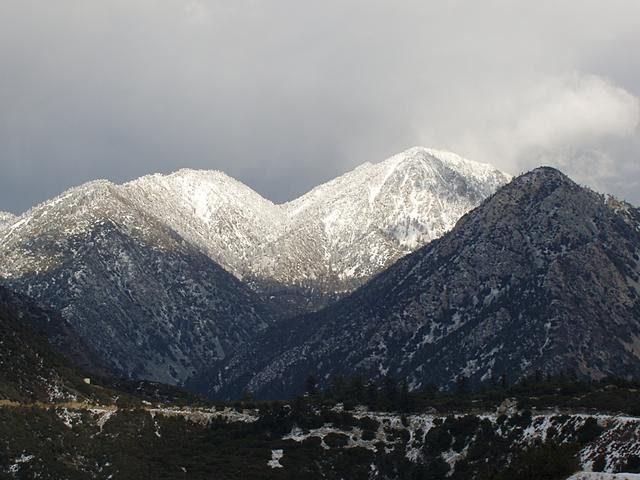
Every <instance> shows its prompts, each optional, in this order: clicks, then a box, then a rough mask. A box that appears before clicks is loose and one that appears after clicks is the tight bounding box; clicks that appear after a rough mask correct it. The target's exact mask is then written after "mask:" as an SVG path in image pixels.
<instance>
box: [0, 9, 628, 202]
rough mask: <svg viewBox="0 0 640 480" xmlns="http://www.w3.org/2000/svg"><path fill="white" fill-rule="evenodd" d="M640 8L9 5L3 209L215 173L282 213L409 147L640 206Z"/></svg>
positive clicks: (1, 73)
mask: <svg viewBox="0 0 640 480" xmlns="http://www.w3.org/2000/svg"><path fill="white" fill-rule="evenodd" d="M638 45H640V2H638V1H637V0H628V1H623V0H608V1H606V2H604V1H592V0H554V1H545V0H537V1H507V0H504V1H498V0H485V1H472V0H468V1H457V0H447V1H441V2H434V1H425V0H421V1H412V0H406V1H402V2H393V1H391V0H386V1H382V0H366V1H365V0H362V1H354V0H327V1H323V2H304V1H300V0H283V1H280V0H274V1H268V2H267V1H264V0H234V1H232V2H226V1H221V0H216V1H205V0H199V1H198V0H189V1H187V0H156V1H152V0H111V1H104V2H103V1H92V0H90V1H87V0H56V1H55V2H43V1H33V0H3V1H2V2H0V65H1V68H0V210H11V211H14V212H20V211H23V210H25V209H26V208H28V207H29V206H31V205H33V204H35V203H37V202H40V201H42V200H44V199H46V198H49V197H51V196H53V195H55V194H56V193H59V192H60V191H62V190H63V189H65V188H67V187H69V186H72V185H76V184H79V183H81V182H84V181H86V180H90V179H94V178H109V179H111V180H113V181H117V182H121V181H125V180H128V179H131V178H134V177H137V176H140V175H143V174H146V173H152V172H168V171H172V170H175V169H177V168H181V167H191V168H208V169H214V168H215V169H220V170H223V171H225V172H227V173H228V174H230V175H232V176H234V177H236V178H238V179H240V180H242V181H243V182H245V183H246V184H248V185H249V186H251V187H253V188H255V189H256V190H257V191H259V192H260V193H262V194H263V195H265V196H267V197H269V198H271V199H273V200H275V201H283V200H287V199H290V198H293V197H295V196H297V195H299V194H300V193H302V192H304V191H306V190H308V189H309V188H311V187H313V186H314V185H316V184H318V183H320V182H322V181H325V180H327V179H330V178H332V177H334V176H336V175H338V174H340V173H342V172H344V171H346V170H348V169H350V168H353V167H354V166H356V165H358V164H360V163H363V162H365V161H378V160H382V159H384V158H386V157H387V156H389V155H391V154H393V153H396V152H398V151H400V150H403V149H405V148H408V147H410V146H413V145H426V146H431V147H434V148H443V149H449V150H452V151H455V152H456V153H459V154H461V155H463V156H466V157H468V158H470V159H474V160H478V161H484V162H489V163H492V164H494V165H496V166H497V167H499V168H502V169H504V170H506V171H508V172H510V173H512V174H517V173H519V172H521V171H524V170H527V169H530V168H532V167H535V166H537V165H540V164H550V165H555V166H558V167H560V168H562V169H563V170H564V171H566V172H567V173H568V174H570V175H572V176H573V177H574V178H575V179H576V180H578V181H580V182H581V183H584V184H587V185H589V186H592V187H594V188H596V189H598V190H600V191H603V192H609V193H614V194H616V195H618V196H621V197H623V198H626V199H627V200H630V201H632V202H634V203H636V204H639V203H640V188H639V187H640V185H639V183H640V127H639V124H640V107H639V100H638V97H639V96H640V63H638V62H637V61H636V58H635V57H636V53H637V52H636V51H635V50H637V47H638Z"/></svg>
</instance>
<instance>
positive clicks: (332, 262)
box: [0, 148, 510, 384]
mask: <svg viewBox="0 0 640 480" xmlns="http://www.w3.org/2000/svg"><path fill="white" fill-rule="evenodd" d="M509 180H510V177H509V176H508V175H506V174H504V173H502V172H499V171H498V170H496V169H495V168H493V167H491V166H489V165H484V164H479V163H475V162H471V161H468V160H464V159H462V158H460V157H459V156H457V155H454V154H451V153H448V152H441V151H436V150H430V149H425V148H413V149H410V150H408V151H406V152H403V153H401V154H398V155H396V156H394V157H391V158H390V159H388V160H386V161H383V162H380V163H377V164H365V165H362V166H360V167H358V168H356V169H355V170H353V171H351V172H349V173H347V174H345V175H343V176H341V177H339V178H337V179H335V180H333V181H331V182H328V183H327V184H324V185H321V186H319V187H316V188H315V189H313V190H312V191H311V192H309V193H308V194H306V195H303V196H302V197H300V198H299V199H297V200H294V201H292V202H289V203H286V204H282V205H276V204H273V203H271V202H269V201H268V200H265V199H264V198H262V197H260V196H259V195H258V194H257V193H255V192H253V191H252V190H251V189H249V188H248V187H246V186H244V185H242V184H241V183H240V182H238V181H236V180H234V179H232V178H230V177H228V176H226V175H225V174H223V173H221V172H211V171H194V170H181V171H178V172H176V173H174V174H170V175H151V176H146V177H142V178H140V179H137V180H134V181H132V182H129V183H126V184H124V185H115V184H113V183H111V182H108V181H105V180H98V181H94V182H89V183H87V184H84V185H81V186H79V187H76V188H73V189H71V190H69V191H67V192H65V193H63V194H62V195H60V196H58V197H56V198H54V199H52V200H50V201H47V202H44V203H43V204H41V205H38V206H36V207H34V208H32V209H31V210H29V211H28V212H26V213H24V214H22V215H21V216H19V217H15V218H13V217H11V216H10V215H5V216H3V217H2V218H3V224H2V225H0V258H2V263H1V264H0V280H1V281H2V282H3V283H4V284H5V285H6V286H8V287H9V288H11V289H12V290H15V291H17V292H19V293H21V294H25V295H28V296H29V297H31V298H32V299H33V300H34V301H36V302H38V303H39V304H41V305H43V306H44V307H46V308H49V309H53V310H55V311H58V312H60V314H61V316H62V317H63V318H64V319H65V320H66V321H67V322H68V324H69V325H70V327H71V329H72V330H73V331H74V332H75V334H77V336H78V338H79V341H80V343H82V344H83V345H84V346H86V348H87V349H88V350H89V351H90V352H91V354H92V355H93V356H94V358H96V359H98V363H100V365H101V366H102V367H104V368H107V369H109V370H110V371H112V372H114V373H116V374H117V375H123V376H126V377H133V378H143V379H151V380H156V381H162V382H165V383H170V384H181V383H183V382H185V381H187V380H188V379H190V378H192V377H193V376H200V375H202V374H203V372H207V371H209V370H210V368H211V366H212V365H217V364H218V362H220V361H223V360H224V359H225V358H227V357H229V355H231V354H233V352H234V351H235V350H236V349H237V348H239V347H240V346H242V345H244V344H246V343H248V342H249V341H251V340H252V339H253V338H254V337H255V336H256V335H258V334H259V333H260V332H262V331H264V330H265V329H268V327H270V326H272V325H274V324H276V323H279V322H280V321H282V320H283V319H286V318H290V317H294V316H295V315H297V314H300V313H305V312H310V311H316V310H318V309H320V308H322V307H324V306H326V305H328V304H331V303H332V302H335V301H336V300H337V299H339V298H342V297H344V296H346V295H347V294H348V293H350V292H351V291H353V290H354V289H356V288H357V287H359V286H361V285H362V284H364V283H365V282H366V281H367V280H369V279H370V278H372V277H373V276H374V275H376V274H378V273H379V272H381V271H383V270H384V269H385V268H387V267H389V266H390V265H392V264H393V263H394V262H396V261H397V260H398V259H400V258H402V257H403V256H405V255H407V254H408V253H410V252H412V251H414V250H415V249H417V248H419V247H421V246H422V245H424V244H426V243H428V242H430V241H432V240H434V239H435V238H437V237H439V236H440V235H442V234H443V233H445V232H446V231H447V230H449V229H450V228H451V227H453V225H454V224H455V222H456V221H457V220H458V218H460V216H462V215H463V214H464V213H465V212H467V211H469V210H471V209H472V208H474V207H475V206H476V205H478V204H479V203H480V202H481V201H482V200H483V199H484V198H485V197H487V196H488V195H490V194H491V193H493V192H494V191H495V190H496V189H498V188H499V187H500V186H502V185H504V184H505V183H507V182H508V181H509ZM83 348H84V347H83ZM67 353H71V354H73V352H67Z"/></svg>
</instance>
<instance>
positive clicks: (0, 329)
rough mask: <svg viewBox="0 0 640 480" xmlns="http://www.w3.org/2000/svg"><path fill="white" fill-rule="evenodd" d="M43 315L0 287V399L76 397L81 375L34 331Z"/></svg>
mask: <svg viewBox="0 0 640 480" xmlns="http://www.w3.org/2000/svg"><path fill="white" fill-rule="evenodd" d="M43 318H48V319H49V321H51V322H55V319H53V318H51V317H50V313H48V312H44V311H42V310H39V309H38V308H37V307H36V306H34V305H33V304H32V302H30V301H29V300H28V299H26V298H22V297H20V296H19V295H16V294H15V293H13V292H10V291H9V290H7V289H6V288H4V287H2V286H0V346H1V348H0V400H10V401H33V400H41V401H48V402H51V401H59V400H65V399H71V398H76V397H77V395H78V389H80V390H83V381H82V378H81V377H80V376H79V375H78V373H77V372H75V370H73V369H72V368H71V367H70V366H69V365H68V364H67V363H66V362H65V360H64V359H63V358H62V356H60V355H59V354H56V353H54V352H53V351H52V348H51V346H50V345H49V342H48V341H47V337H46V336H44V335H40V334H38V333H37V332H36V330H34V328H33V326H34V325H42V323H43Z"/></svg>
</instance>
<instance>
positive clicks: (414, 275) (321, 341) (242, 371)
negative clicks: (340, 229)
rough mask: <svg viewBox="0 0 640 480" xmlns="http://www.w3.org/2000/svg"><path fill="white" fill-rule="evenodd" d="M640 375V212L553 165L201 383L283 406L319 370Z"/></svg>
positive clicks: (436, 377)
mask: <svg viewBox="0 0 640 480" xmlns="http://www.w3.org/2000/svg"><path fill="white" fill-rule="evenodd" d="M561 370H562V371H565V370H570V371H572V372H575V373H576V374H577V375H579V376H582V377H590V378H600V377H602V376H605V375H612V376H619V377H629V376H633V377H638V376H640V212H639V211H638V210H637V209H635V208H633V207H632V206H630V205H628V204H625V203H621V202H618V201H615V200H613V199H610V198H605V197H604V196H602V195H599V194H597V193H594V192H592V191H590V190H588V189H585V188H582V187H580V186H579V185H577V184H575V183H574V182H573V181H571V180H570V179H569V178H567V177H566V176H565V175H563V174H562V173H560V172H559V171H557V170H554V169H552V168H545V167H542V168H538V169H536V170H534V171H532V172H529V173H527V174H524V175H522V176H520V177H518V178H516V179H515V180H513V181H512V182H511V183H510V184H508V185H507V186H505V187H503V188H501V189H500V190H499V191H498V192H497V193H496V194H495V195H493V196H492V197H490V198H489V199H488V200H486V201H485V202H484V203H483V204H482V205H481V206H480V207H478V208H477V209H475V210H473V211H472V212H470V213H469V214H467V215H465V216H464V217H463V218H462V219H461V220H460V221H459V222H458V223H457V225H456V227H455V228H454V229H453V230H452V231H451V232H449V233H448V234H446V235H445V236H443V237H442V238H440V239H438V240H436V241H434V242H432V243H430V244H429V245H427V246H426V247H424V248H422V249H420V250H418V251H417V252H415V253H413V254H411V255H408V256H407V257H405V258H403V259H401V260H400V261H399V262H397V263H396V264H395V265H393V266H392V267H391V268H389V269H388V270H386V271H385V272H383V273H382V274H380V275H378V276H377V277H376V278H374V279H373V280H372V281H370V282H369V283H367V284H366V285H364V286H363V287H362V288H360V289H359V290H357V291H356V292H355V293H354V294H352V295H351V296H349V297H347V298H345V299H344V300H342V301H340V302H338V303H337V304H335V305H333V306H331V307H329V308H327V309H325V310H323V311H320V312H318V313H316V314H311V315H307V316H304V317H301V318H296V319H294V320H293V321H289V322H284V323H280V324H278V325H276V326H274V327H273V328H271V329H269V330H267V331H266V332H264V334H262V335H260V336H259V337H258V338H257V339H256V340H255V341H254V342H252V343H251V344H249V345H247V346H246V347H245V348H243V349H242V350H241V351H240V352H239V353H237V354H236V355H234V356H233V357H231V358H229V359H227V360H226V361H225V362H224V363H223V364H222V365H219V366H216V367H215V368H214V369H213V370H212V371H210V372H209V374H208V375H204V376H201V377H200V378H196V379H194V381H193V382H192V387H194V388H197V389H200V390H201V391H204V392H206V393H208V394H209V395H219V396H222V397H236V396H239V395H240V394H241V392H243V391H244V390H248V391H250V392H252V393H253V394H254V395H256V396H258V397H261V398H265V397H266V398H283V397H286V396H289V395H292V394H294V393H297V392H299V391H300V390H301V389H302V385H303V383H304V379H305V377H306V376H307V375H309V374H314V375H316V376H317V377H318V378H319V379H321V381H322V382H325V381H326V380H327V379H328V378H329V377H331V376H335V375H352V374H360V375H362V377H363V378H367V379H369V378H373V379H376V378H380V377H383V376H386V375H391V376H394V377H399V378H406V379H408V381H409V384H410V387H411V388H419V387H421V386H425V385H427V384H429V383H435V384H438V385H452V384H454V383H455V382H456V381H457V380H458V379H459V378H466V379H467V380H468V381H469V382H470V383H475V382H481V381H489V380H491V379H494V380H495V379H498V378H499V377H501V376H502V375H506V376H507V377H508V378H510V379H515V378H518V377H521V376H522V375H524V374H530V373H532V372H534V371H539V372H541V373H554V372H558V371H561Z"/></svg>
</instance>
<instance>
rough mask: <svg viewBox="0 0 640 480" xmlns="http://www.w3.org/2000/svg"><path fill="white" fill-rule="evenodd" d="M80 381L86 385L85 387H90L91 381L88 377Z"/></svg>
mask: <svg viewBox="0 0 640 480" xmlns="http://www.w3.org/2000/svg"><path fill="white" fill-rule="evenodd" d="M82 381H83V382H84V383H86V384H87V385H91V379H90V378H89V377H85V378H83V379H82Z"/></svg>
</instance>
